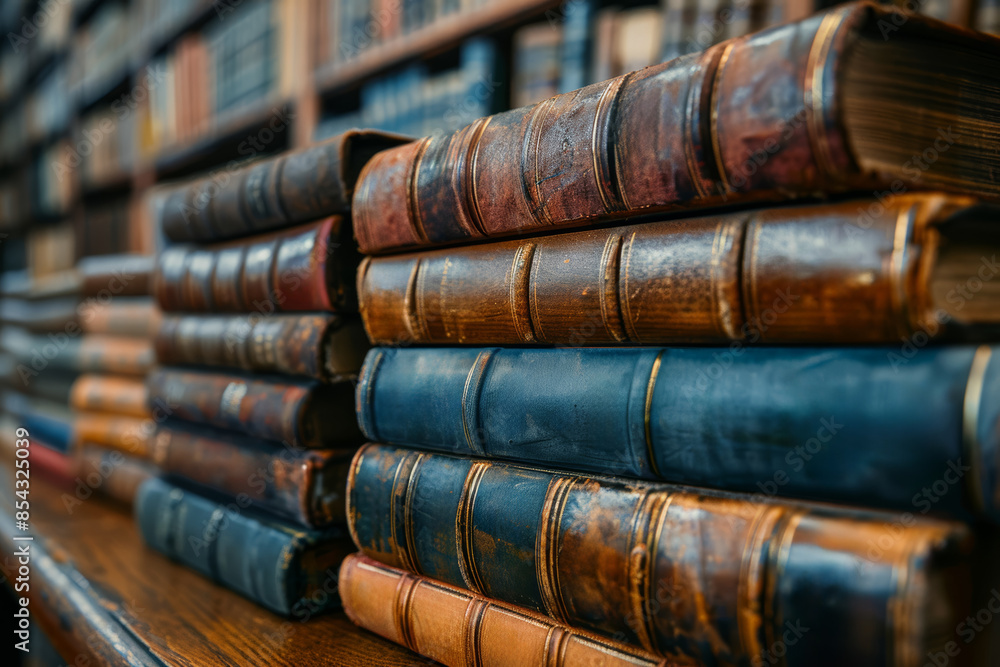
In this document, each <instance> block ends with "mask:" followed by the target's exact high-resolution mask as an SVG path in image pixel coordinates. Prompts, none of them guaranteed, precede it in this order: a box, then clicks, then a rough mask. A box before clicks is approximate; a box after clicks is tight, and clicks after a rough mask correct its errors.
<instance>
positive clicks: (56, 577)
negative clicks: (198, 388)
mask: <svg viewBox="0 0 1000 667" xmlns="http://www.w3.org/2000/svg"><path fill="white" fill-rule="evenodd" d="M8 465H9V464H5V465H4V466H3V468H2V469H0V476H2V479H3V483H2V484H0V494H2V500H3V504H0V542H2V547H0V550H2V553H0V556H4V557H6V558H5V559H0V560H2V565H3V567H4V568H11V567H16V564H17V559H16V558H14V557H13V551H14V545H15V544H24V542H16V543H15V542H14V541H13V540H12V538H13V536H14V534H17V535H32V536H34V540H33V541H32V542H30V544H31V554H32V556H31V564H30V568H31V575H30V576H31V584H30V585H31V590H30V593H29V598H30V604H29V611H30V613H31V619H32V620H31V623H32V627H33V628H34V629H36V630H42V631H43V632H45V634H46V635H47V636H48V637H49V638H50V639H51V640H52V643H53V644H54V645H55V646H56V648H57V649H58V650H59V652H60V653H61V654H62V657H63V659H64V660H66V662H67V663H68V664H71V665H73V664H83V663H82V662H80V661H79V658H80V656H85V657H87V658H88V659H89V660H90V663H89V664H126V663H127V664H132V665H177V666H184V667H195V666H198V667H201V666H211V665H220V666H221V665H227V666H231V665H246V664H254V665H289V666H292V665H294V666H309V665H330V664H337V665H344V666H350V665H358V666H359V667H361V666H363V667H392V666H402V665H421V664H428V662H427V661H426V660H425V659H423V658H420V657H419V656H417V655H416V654H414V653H411V652H409V651H407V650H406V649H404V648H402V647H400V646H397V645H395V644H392V643H390V642H388V641H386V640H384V639H382V638H380V637H377V636H375V635H373V634H371V633H369V632H366V631H364V630H362V629H360V628H358V627H357V626H355V625H354V624H352V623H351V622H350V621H349V620H348V619H347V618H346V617H345V616H344V615H343V614H342V613H337V614H328V615H324V616H320V617H317V618H315V619H310V620H308V621H307V622H300V621H297V620H295V619H284V618H281V617H279V616H276V615H274V614H272V613H270V612H268V611H266V610H264V609H262V608H260V607H258V606H256V605H254V604H253V603H251V602H250V601H248V600H246V599H244V598H242V597H240V596H238V595H236V594H235V593H232V592H230V591H228V590H226V589H223V588H221V587H219V586H216V585H215V584H213V583H212V582H210V581H209V580H207V579H205V578H203V577H201V576H200V575H198V574H197V573H195V572H193V571H191V570H189V569H187V568H185V567H182V566H180V565H178V564H176V563H173V562H172V561H170V560H168V559H167V558H165V557H163V556H161V555H160V554H158V553H156V552H155V551H152V550H151V549H149V548H147V547H146V546H145V544H144V543H143V541H142V538H141V537H140V536H139V534H138V531H137V530H136V528H135V526H134V524H133V522H132V517H131V516H130V514H129V512H128V510H127V509H124V508H121V507H119V506H117V505H112V504H110V503H107V502H105V501H104V500H102V499H99V498H97V497H91V498H90V499H88V500H85V501H83V503H82V504H81V505H77V506H74V508H73V512H72V514H70V513H68V512H67V510H66V507H65V505H64V504H63V502H62V500H61V496H62V494H63V493H68V494H69V495H68V497H70V498H72V497H74V496H73V491H72V490H64V489H61V488H59V487H56V486H53V485H52V484H49V483H47V482H45V481H43V480H42V479H38V478H36V476H35V475H32V478H31V494H30V501H31V519H30V526H31V527H30V530H29V531H27V532H26V533H25V532H20V531H15V529H14V525H13V518H12V517H13V510H12V509H11V507H10V505H9V503H10V502H11V500H12V499H13V498H14V494H13V490H12V489H11V488H10V487H11V483H10V479H11V471H10V469H9V467H8ZM5 574H7V575H8V576H7V577H6V580H7V582H8V586H9V585H11V582H12V580H13V577H11V575H12V574H13V572H5ZM15 576H16V575H15Z"/></svg>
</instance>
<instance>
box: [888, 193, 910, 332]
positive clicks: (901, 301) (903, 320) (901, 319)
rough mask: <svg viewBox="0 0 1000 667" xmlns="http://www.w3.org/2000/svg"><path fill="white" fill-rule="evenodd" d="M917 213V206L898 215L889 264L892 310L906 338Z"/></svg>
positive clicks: (908, 322)
mask: <svg viewBox="0 0 1000 667" xmlns="http://www.w3.org/2000/svg"><path fill="white" fill-rule="evenodd" d="M916 213H917V207H916V206H910V207H908V208H904V209H902V210H901V211H900V212H899V214H898V215H897V216H896V228H895V232H894V234H893V237H892V259H891V260H890V264H889V267H890V268H889V285H890V289H891V294H890V295H889V297H890V299H891V302H892V310H893V312H894V313H895V315H896V328H897V329H898V330H899V334H900V335H901V336H902V337H904V338H906V337H907V336H909V335H910V334H911V333H912V331H911V330H910V303H909V301H910V300H909V298H908V297H907V285H908V283H909V281H908V277H909V276H908V275H907V264H908V259H909V247H910V238H911V237H912V234H913V223H914V218H915V216H916Z"/></svg>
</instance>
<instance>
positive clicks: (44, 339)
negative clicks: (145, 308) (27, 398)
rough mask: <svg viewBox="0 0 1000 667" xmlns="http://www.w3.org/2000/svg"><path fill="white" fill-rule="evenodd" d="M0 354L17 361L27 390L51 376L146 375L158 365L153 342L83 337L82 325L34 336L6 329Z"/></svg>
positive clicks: (21, 331) (97, 336) (100, 336)
mask: <svg viewBox="0 0 1000 667" xmlns="http://www.w3.org/2000/svg"><path fill="white" fill-rule="evenodd" d="M74 327H75V328H74ZM0 351H2V352H5V353H7V354H9V355H11V357H13V358H14V360H15V362H16V366H15V369H14V372H15V373H16V374H17V377H18V379H19V381H20V383H21V384H22V385H23V386H25V387H28V386H30V385H31V384H32V383H33V382H34V381H35V380H36V379H37V378H39V377H40V376H41V375H42V374H43V373H49V372H58V373H68V372H72V373H118V374H122V375H145V374H146V371H148V370H149V369H150V368H151V367H152V365H153V363H154V362H155V354H154V352H153V344H152V342H151V341H147V340H140V339H136V338H124V337H119V336H102V335H86V336H80V327H79V325H73V327H69V326H68V327H67V329H66V331H65V332H63V331H60V332H57V333H48V334H45V335H35V336H32V335H30V334H28V333H27V332H24V331H23V330H16V329H12V328H6V327H5V328H4V329H3V331H2V333H0Z"/></svg>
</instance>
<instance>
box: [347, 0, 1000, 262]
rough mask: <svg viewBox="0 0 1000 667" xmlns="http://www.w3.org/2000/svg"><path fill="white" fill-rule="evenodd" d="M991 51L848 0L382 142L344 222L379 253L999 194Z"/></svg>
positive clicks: (981, 40) (997, 46) (962, 34)
mask: <svg viewBox="0 0 1000 667" xmlns="http://www.w3.org/2000/svg"><path fill="white" fill-rule="evenodd" d="M885 26H890V27H889V28H885ZM883 30H888V31H889V32H890V34H891V36H892V38H891V39H885V38H883ZM997 58H1000V42H998V41H997V40H995V39H992V38H989V37H987V36H984V35H979V34H974V33H972V32H969V31H965V30H962V29H960V28H957V27H953V26H946V25H943V24H940V23H937V22H935V21H932V20H930V19H927V18H923V17H917V16H911V15H909V14H902V13H899V12H898V10H895V9H891V8H883V7H876V6H874V5H870V4H850V5H845V6H842V7H838V8H836V9H833V10H830V11H828V12H826V13H823V14H820V15H817V16H814V17H811V18H808V19H806V20H804V21H800V22H798V23H793V24H789V25H785V26H781V27H779V28H775V29H772V30H769V31H766V32H763V33H758V34H757V35H755V36H750V37H747V38H737V39H734V40H729V41H725V42H722V43H719V44H717V45H714V46H712V47H710V48H708V49H707V50H706V51H704V52H702V53H700V54H697V55H691V56H687V57H682V58H678V59H676V60H673V61H671V62H669V63H665V64H662V65H657V66H654V67H649V68H646V69H643V70H639V71H638V72H633V73H631V74H627V75H624V76H621V77H618V78H614V79H611V80H608V81H604V82H601V83H597V84H594V85H591V86H588V87H586V88H582V89H580V90H577V91H575V92H572V93H566V94H564V95H560V96H557V97H553V98H550V99H549V100H546V101H544V102H541V103H539V104H537V105H534V106H531V107H522V108H519V109H515V110H513V111H508V112H505V113H502V114H498V115H495V116H491V117H488V118H483V119H480V120H478V121H476V122H474V123H472V124H471V125H468V126H467V127H465V128H462V129H460V130H458V131H456V132H453V133H451V134H445V135H437V136H431V137H427V138H424V139H421V140H420V141H417V142H414V143H411V144H406V145H404V146H399V147H396V148H391V149H388V150H385V151H382V152H381V153H378V154H376V155H375V157H373V158H372V160H371V161H370V162H369V163H368V164H367V165H365V167H364V169H363V170H362V173H361V177H360V178H359V181H358V186H357V189H356V190H355V195H354V208H353V216H354V224H355V234H356V236H357V239H358V242H359V243H360V246H361V249H362V251H363V252H365V253H376V254H377V253H382V252H387V251H393V250H400V249H404V248H408V247H413V246H427V245H436V244H443V243H455V242H461V241H470V240H476V239H482V238H489V237H495V236H503V235H510V234H519V233H527V232H532V231H539V230H551V229H553V228H556V227H564V226H571V225H581V224H586V223H595V222H600V221H605V220H608V219H613V218H616V217H621V216H626V215H634V214H638V213H652V212H658V211H663V210H668V209H672V208H677V207H679V206H685V207H693V206H707V205H719V204H723V203H733V202H746V201H750V200H761V199H770V200H775V199H784V198H788V197H795V196H814V195H815V194H816V193H820V192H825V193H830V192H835V191H845V190H852V189H862V190H866V191H869V192H870V191H872V190H873V189H877V190H878V191H880V192H881V191H887V190H888V191H893V192H896V193H898V192H900V191H902V190H912V189H935V188H937V189H945V190H949V191H955V192H961V193H971V194H976V195H980V196H984V197H990V198H996V197H997V196H998V195H1000V180H998V179H997V178H996V176H995V174H996V173H997V172H998V169H1000V157H998V154H997V153H996V151H995V150H994V148H995V143H996V142H995V141H994V140H993V138H994V137H995V136H996V135H997V134H998V133H1000V115H998V114H996V113H994V110H995V109H998V108H1000V105H998V104H997V102H998V101H1000V100H997V99H994V96H995V95H1000V93H996V92H995V91H1000V86H998V85H997V81H996V80H995V77H996V76H997V75H996V74H995V72H996V71H997V70H996V68H993V67H992V65H991V63H994V62H995V61H996V60H997ZM927 72H934V76H927V74H926V73H927ZM904 116H905V117H906V118H907V119H909V120H908V122H907V123H906V124H905V126H904V125H902V124H900V123H898V122H896V121H897V120H898V118H900V117H904ZM987 138H988V139H987Z"/></svg>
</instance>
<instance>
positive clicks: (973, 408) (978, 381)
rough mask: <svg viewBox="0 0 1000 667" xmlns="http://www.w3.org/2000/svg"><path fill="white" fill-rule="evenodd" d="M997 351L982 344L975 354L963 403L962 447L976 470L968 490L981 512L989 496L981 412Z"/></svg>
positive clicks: (983, 510)
mask: <svg viewBox="0 0 1000 667" xmlns="http://www.w3.org/2000/svg"><path fill="white" fill-rule="evenodd" d="M991 356H993V350H992V349H990V347H989V346H988V345H980V346H979V347H978V348H977V349H976V354H975V355H974V356H973V357H972V366H971V368H970V369H969V379H968V381H967V382H966V385H965V400H964V401H963V404H962V448H963V450H964V453H965V457H966V459H967V460H968V461H969V465H970V466H972V470H970V471H969V474H968V475H966V476H965V479H966V485H967V486H966V491H967V493H968V496H969V498H970V499H971V500H972V505H973V507H974V508H975V509H976V510H977V512H978V513H979V514H985V513H986V496H985V492H984V490H983V460H982V459H983V451H982V446H981V443H980V442H979V434H978V431H979V411H980V409H981V406H982V401H983V385H984V384H985V382H986V369H987V368H988V367H989V365H990V357H991Z"/></svg>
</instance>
